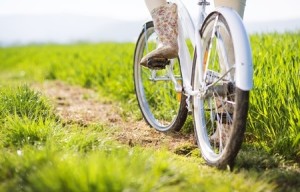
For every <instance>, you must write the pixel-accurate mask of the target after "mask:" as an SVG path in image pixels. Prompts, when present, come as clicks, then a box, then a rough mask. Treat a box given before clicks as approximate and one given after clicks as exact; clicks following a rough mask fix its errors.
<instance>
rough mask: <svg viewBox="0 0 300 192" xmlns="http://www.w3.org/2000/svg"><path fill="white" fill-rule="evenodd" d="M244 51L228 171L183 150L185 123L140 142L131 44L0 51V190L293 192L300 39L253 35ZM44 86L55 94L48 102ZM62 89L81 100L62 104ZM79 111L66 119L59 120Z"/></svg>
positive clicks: (186, 146)
mask: <svg viewBox="0 0 300 192" xmlns="http://www.w3.org/2000/svg"><path fill="white" fill-rule="evenodd" d="M251 45H252V50H253V59H254V89H253V91H252V92H251V98H250V103H251V104H250V111H249V118H248V120H249V121H248V124H247V132H246V137H245V142H244V144H243V147H242V150H241V152H240V153H239V155H238V157H237V161H236V165H235V169H234V171H233V172H230V171H227V170H225V171H220V170H216V169H214V168H211V167H208V166H206V165H205V164H204V161H203V160H202V159H201V157H200V155H199V151H198V149H197V148H195V146H194V143H193V142H192V141H191V140H189V139H187V140H186V141H184V138H192V134H193V133H192V121H191V119H190V118H189V119H188V121H187V123H186V125H185V126H184V127H183V129H182V131H181V133H180V134H179V135H168V134H167V135H166V136H162V135H161V134H160V135H156V133H154V132H155V131H153V130H151V131H152V132H150V137H151V136H153V138H150V139H149V138H147V139H148V140H149V141H147V142H148V143H147V142H146V143H147V144H145V143H143V142H142V141H140V140H139V138H142V137H144V136H145V133H146V132H147V131H148V129H149V130H150V128H149V127H147V126H145V125H143V127H140V125H141V124H142V122H143V119H142V116H141V114H140V112H139V109H138V106H137V101H136V98H135V94H134V88H133V79H132V62H133V52H134V44H133V43H101V44H84V43H82V44H73V45H54V44H47V45H28V46H15V47H7V48H0V83H1V87H0V112H1V113H0V123H1V130H0V149H1V151H0V153H1V154H0V191H171V190H173V191H298V190H299V189H300V168H299V164H300V97H299V96H300V91H299V88H300V81H299V78H300V54H299V53H300V52H299V47H300V33H299V32H294V33H285V34H276V33H274V34H261V35H252V36H251ZM53 82H54V83H53ZM47 83H50V84H51V83H52V85H55V86H57V85H60V86H58V87H56V89H55V90H54V91H52V94H51V96H50V95H49V94H46V92H47V90H49V88H47V86H45V84H47ZM41 87H44V89H42V88H41ZM45 87H46V88H45ZM63 88H64V89H65V90H69V91H70V90H72V91H73V92H74V94H76V93H78V94H82V98H83V99H82V100H70V101H68V102H65V101H63V99H62V97H61V96H60V95H59V91H60V90H62V89H63ZM78 102H81V103H83V104H86V105H81V106H80V107H78V106H77V107H74V108H75V111H73V115H74V118H72V115H69V114H68V115H66V114H63V113H59V112H60V110H61V108H67V107H71V106H74V105H76V103H78ZM87 103H89V105H87ZM93 106H94V107H95V110H94V112H95V113H92V114H91V117H86V116H84V117H83V116H80V114H81V113H83V112H84V111H85V110H92V109H94V108H93ZM96 106H101V107H102V106H103V107H105V106H106V107H108V106H109V108H108V109H106V112H105V113H100V112H99V111H102V112H103V111H105V110H104V108H103V109H102V108H100V109H99V108H96ZM85 107H86V108H85ZM76 109H77V110H76ZM92 111H93V110H92ZM96 111H98V112H99V113H98V112H96ZM93 114H94V116H95V118H94V119H93V118H92V116H93ZM103 114H104V115H103ZM107 114H110V115H112V116H109V118H106V115H107ZM76 115H78V116H76ZM114 115H116V116H114ZM99 116H102V118H99ZM108 120H109V121H108ZM125 127H126V130H124V129H125ZM132 127H134V129H133V128H132ZM136 134H137V135H138V137H136V138H134V137H133V135H136ZM139 134H144V135H139ZM147 134H148V133H147ZM121 136H122V137H121ZM147 136H149V135H147ZM155 136H159V137H161V138H165V137H167V138H168V140H166V139H165V140H164V139H162V141H160V140H155V139H156V138H154V137H155ZM154 140H155V142H153V141H154ZM177 140H180V141H182V142H179V144H178V145H176V146H175V147H174V145H175V144H174V145H173V144H172V143H173V142H175V141H177ZM169 141H171V142H169ZM152 143H159V144H162V145H161V146H160V145H157V144H156V145H155V144H152Z"/></svg>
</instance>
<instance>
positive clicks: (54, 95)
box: [37, 81, 193, 151]
mask: <svg viewBox="0 0 300 192" xmlns="http://www.w3.org/2000/svg"><path fill="white" fill-rule="evenodd" d="M37 89H38V90H40V91H41V92H42V93H43V94H45V95H46V96H47V97H48V98H50V99H51V100H52V101H53V103H54V106H55V109H56V111H57V113H58V114H59V116H60V117H61V118H62V119H64V120H65V121H66V122H76V123H79V124H83V125H84V124H90V123H101V124H104V125H106V127H109V128H114V129H115V130H116V131H115V132H114V134H113V135H114V137H116V139H117V140H118V141H120V142H122V143H125V144H129V145H142V146H149V147H167V148H168V149H170V150H172V151H174V150H176V149H178V148H180V147H182V146H185V145H189V146H193V138H192V136H187V135H182V134H180V133H160V132H157V131H155V130H154V129H152V128H150V127H149V126H148V125H146V123H145V122H144V121H135V120H133V119H132V118H126V120H125V119H124V118H122V117H121V115H120V114H121V109H120V108H119V107H118V106H117V105H116V104H115V103H111V102H101V101H99V99H97V98H98V95H97V93H96V92H94V91H93V90H90V89H84V88H81V87H78V86H70V85H67V84H65V83H63V82H60V81H49V82H45V83H44V84H42V85H38V86H37Z"/></svg>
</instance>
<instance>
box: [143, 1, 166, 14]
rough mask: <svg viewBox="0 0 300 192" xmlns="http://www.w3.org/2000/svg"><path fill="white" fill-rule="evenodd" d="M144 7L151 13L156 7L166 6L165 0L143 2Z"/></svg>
mask: <svg viewBox="0 0 300 192" xmlns="http://www.w3.org/2000/svg"><path fill="white" fill-rule="evenodd" d="M145 3H146V6H147V8H148V10H149V12H150V13H151V11H152V10H153V9H155V8H157V7H160V6H162V5H165V4H167V1H166V0H145Z"/></svg>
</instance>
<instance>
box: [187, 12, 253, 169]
mask: <svg viewBox="0 0 300 192" xmlns="http://www.w3.org/2000/svg"><path fill="white" fill-rule="evenodd" d="M216 18H218V22H215V20H216ZM214 27H215V30H214ZM230 31H231V29H230V28H229V26H228V24H227V22H226V20H225V18H224V17H223V16H222V15H221V14H220V13H218V12H215V13H214V14H211V15H210V16H208V18H206V20H205V21H204V24H203V26H202V28H201V30H200V33H199V34H200V36H201V39H202V48H203V49H202V51H201V54H202V57H201V58H203V60H202V61H201V62H198V63H201V64H198V65H197V62H196V59H197V56H195V57H194V62H193V74H192V87H193V90H199V87H200V86H201V85H202V86H203V85H207V86H208V85H211V87H210V89H209V90H210V91H211V92H210V93H209V94H207V96H206V97H202V98H201V97H199V96H198V97H197V96H195V97H193V116H194V124H195V137H196V139H197V144H198V146H199V148H200V151H201V154H202V157H203V158H204V160H205V161H206V163H207V164H209V165H212V166H216V167H218V168H220V169H224V168H227V166H229V167H230V168H231V169H232V168H233V165H234V160H235V158H236V156H237V154H238V152H239V150H240V148H241V145H242V142H243V138H244V132H245V129H246V120H247V113H248V106H249V91H244V90H241V89H239V88H238V87H235V79H234V78H235V73H236V71H235V69H234V68H232V66H233V65H234V59H235V55H234V51H233V49H238V47H235V45H234V44H233V42H234V41H233V40H232V38H235V37H232V36H231V32H230ZM222 41H223V42H222ZM222 44H223V45H222ZM225 44H226V46H224V45H225ZM210 46H211V49H210ZM230 47H232V48H233V49H232V50H231V51H230V50H229V49H230ZM221 50H223V52H222V51H221ZM222 53H223V54H222ZM224 53H225V54H224ZM230 53H231V54H230ZM215 54H216V55H217V56H216V55H215ZM204 63H206V65H204ZM226 63H228V64H227V65H226ZM199 66H201V67H203V68H204V70H203V71H204V72H203V74H204V76H203V80H199V72H198V67H199ZM229 70H231V71H230V72H229ZM212 79H213V80H212ZM224 87H225V91H224V90H223V91H222V90H221V91H220V88H224ZM222 130H225V131H222ZM226 130H227V131H226Z"/></svg>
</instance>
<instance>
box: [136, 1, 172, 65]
mask: <svg viewBox="0 0 300 192" xmlns="http://www.w3.org/2000/svg"><path fill="white" fill-rule="evenodd" d="M145 3H146V5H147V7H148V9H149V11H150V13H151V16H152V19H153V24H154V29H155V32H156V34H157V36H158V40H159V42H160V44H161V46H159V47H158V48H157V49H155V50H154V51H152V52H150V53H148V54H147V55H146V56H145V57H143V58H142V60H141V62H140V63H141V64H142V65H143V66H148V61H149V60H150V59H154V58H158V59H173V58H175V57H177V55H178V43H177V36H178V23H177V22H178V14H177V5H176V4H173V3H167V2H166V0H145Z"/></svg>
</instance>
